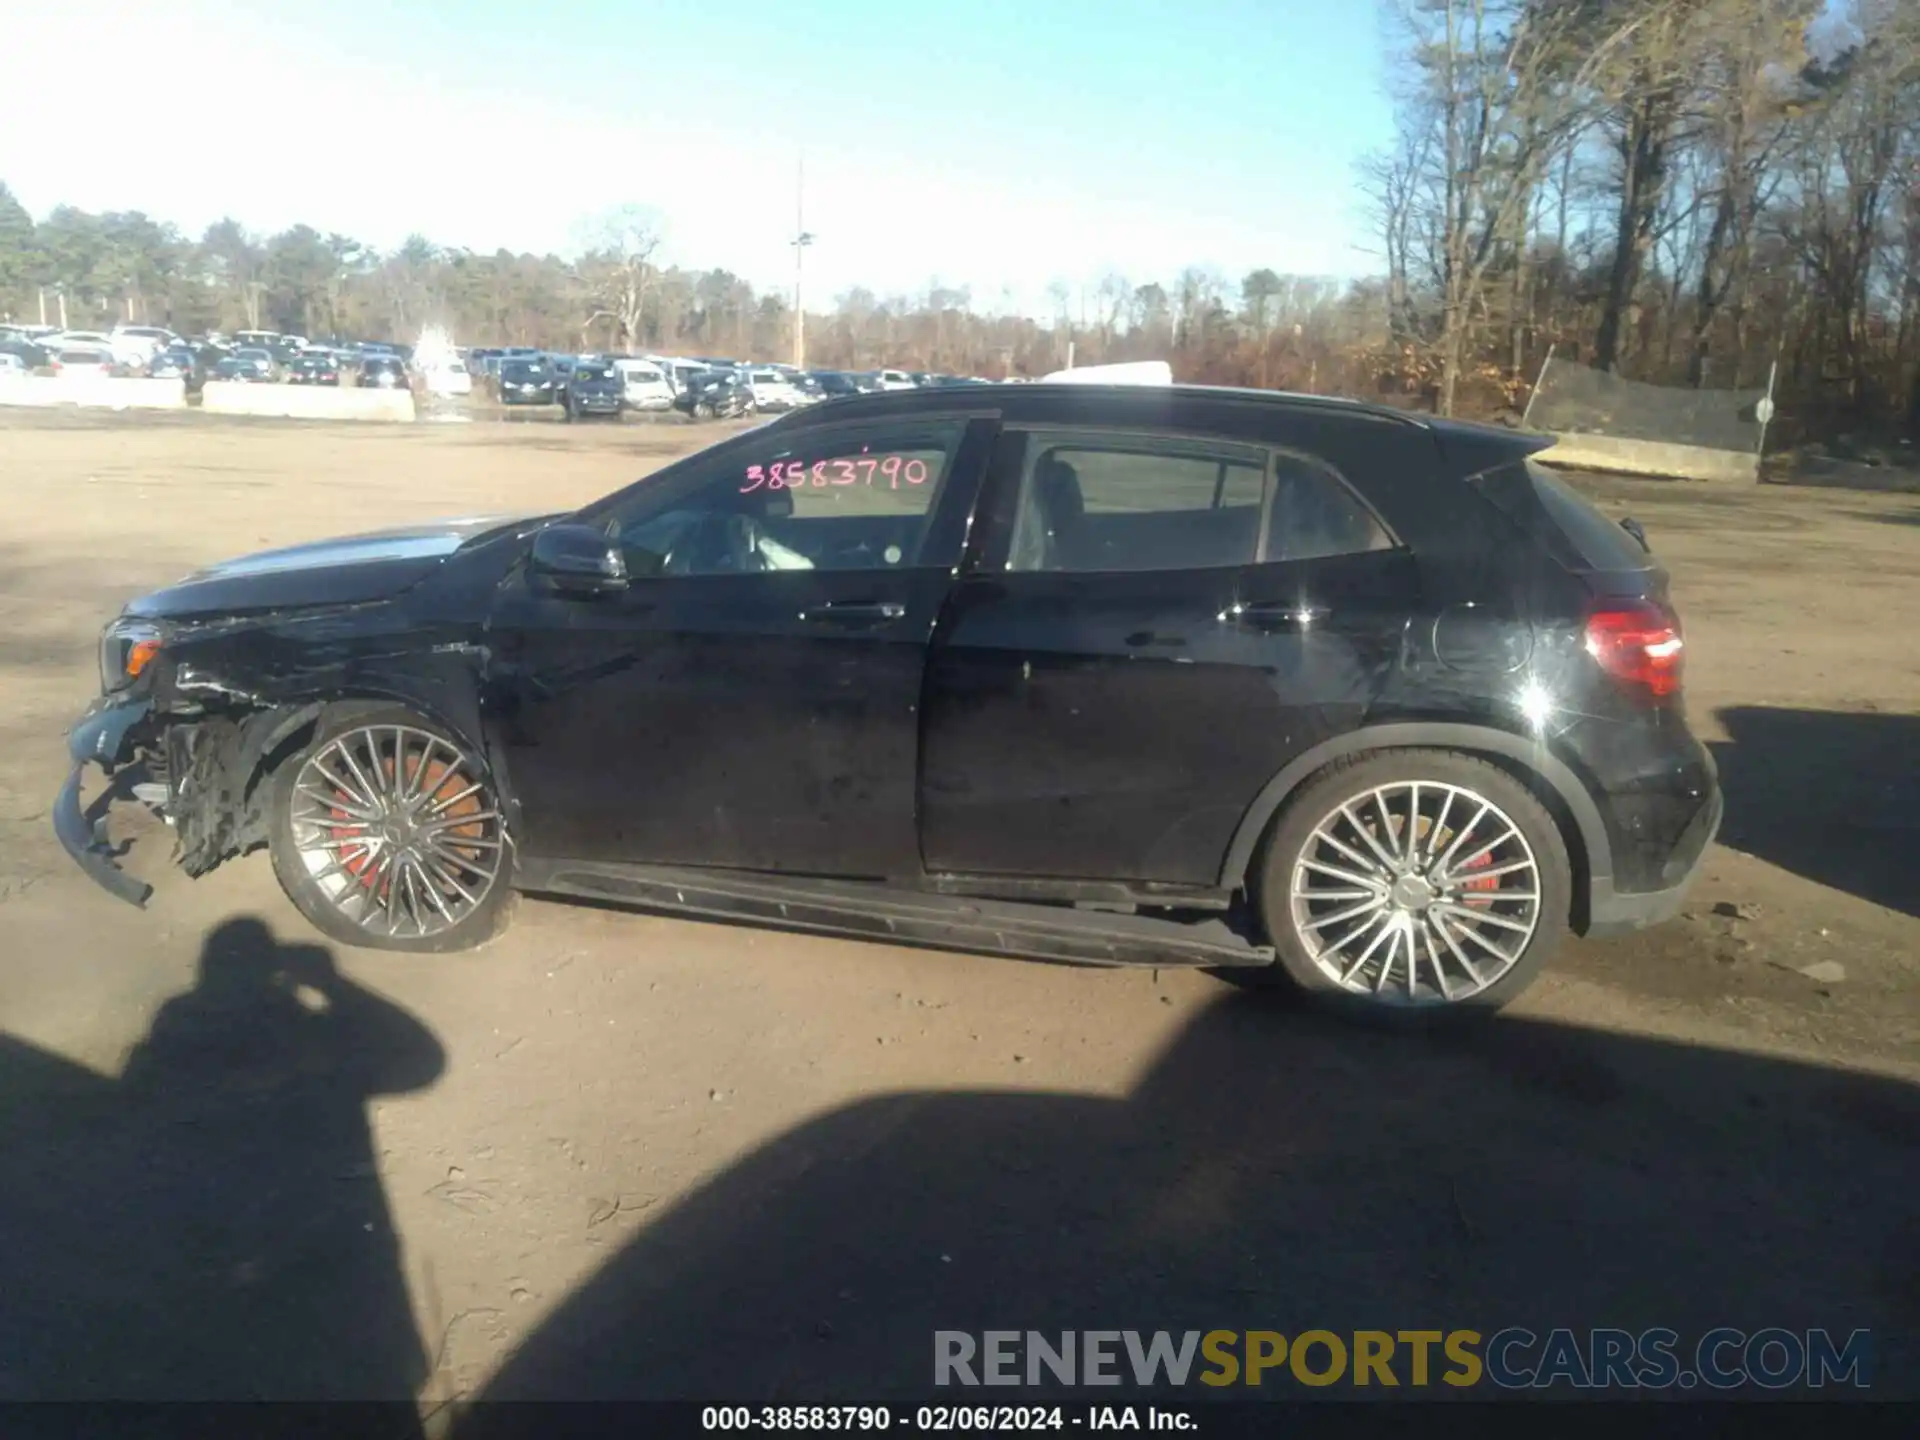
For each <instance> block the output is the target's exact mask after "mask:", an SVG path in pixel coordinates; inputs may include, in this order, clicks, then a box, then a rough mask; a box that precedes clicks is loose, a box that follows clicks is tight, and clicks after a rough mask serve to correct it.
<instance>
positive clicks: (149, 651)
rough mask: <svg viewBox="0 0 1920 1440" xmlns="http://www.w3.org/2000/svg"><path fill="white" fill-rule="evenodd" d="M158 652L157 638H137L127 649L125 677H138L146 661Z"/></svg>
mask: <svg viewBox="0 0 1920 1440" xmlns="http://www.w3.org/2000/svg"><path fill="white" fill-rule="evenodd" d="M159 653H160V642H159V641H158V640H137V641H135V642H134V644H133V645H132V646H131V647H130V648H129V649H128V651H127V679H129V680H134V679H137V678H139V675H140V672H141V671H142V670H144V669H146V668H147V662H148V661H149V660H151V659H153V657H154V656H156V655H158V654H159Z"/></svg>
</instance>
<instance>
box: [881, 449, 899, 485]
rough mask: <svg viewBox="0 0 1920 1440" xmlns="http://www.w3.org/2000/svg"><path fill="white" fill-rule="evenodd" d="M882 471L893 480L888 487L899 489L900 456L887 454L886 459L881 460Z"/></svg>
mask: <svg viewBox="0 0 1920 1440" xmlns="http://www.w3.org/2000/svg"><path fill="white" fill-rule="evenodd" d="M880 473H881V474H882V475H884V476H886V477H887V479H888V480H889V481H891V482H892V483H891V485H890V486H889V487H888V488H889V489H893V490H898V489H899V488H900V457H899V456H898V455H889V456H887V458H886V459H884V460H882V461H881V462H880Z"/></svg>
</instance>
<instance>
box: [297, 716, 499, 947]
mask: <svg viewBox="0 0 1920 1440" xmlns="http://www.w3.org/2000/svg"><path fill="white" fill-rule="evenodd" d="M274 783H275V789H274V798H273V811H272V818H271V822H270V824H271V830H270V834H269V837H268V848H269V851H270V853H271V855H272V858H273V871H274V875H275V877H276V878H277V879H278V880H279V881H280V887H281V889H283V890H285V891H286V893H287V898H288V899H290V900H292V901H293V903H294V905H295V907H296V908H297V909H298V910H299V911H300V913H301V914H302V915H304V916H306V918H307V919H308V920H309V921H311V922H312V923H313V925H314V927H315V928H316V929H318V930H319V931H320V932H321V933H322V934H324V935H326V936H327V937H328V938H329V939H333V940H337V941H339V942H341V943H342V944H345V945H361V946H366V947H368V948H371V949H376V950H410V951H416V952H426V953H439V952H445V951H450V950H468V949H472V948H473V947H475V946H478V945H481V944H484V943H485V942H486V941H488V940H490V939H492V938H493V937H494V936H495V935H496V934H498V933H499V932H500V931H501V930H502V929H504V928H505V926H506V921H507V917H508V914H509V912H510V907H511V902H512V895H513V890H512V882H513V856H512V846H511V841H510V840H509V838H508V836H507V831H506V824H505V820H504V812H503V811H502V809H501V804H500V795H499V793H498V791H497V790H496V789H495V787H494V782H493V778H492V775H491V773H490V772H489V770H488V768H487V766H486V764H485V762H484V761H483V760H482V759H481V758H480V757H478V756H476V755H474V754H473V753H471V752H470V751H469V750H468V749H467V748H466V747H465V746H464V745H463V744H462V743H461V742H459V741H457V740H455V739H453V738H452V737H451V736H449V735H447V734H446V733H445V732H444V731H442V730H441V729H439V728H438V727H437V726H434V725H432V724H430V723H429V722H427V721H425V720H422V719H421V718H420V717H418V716H416V715H414V714H412V713H411V712H410V711H406V710H400V709H393V710H381V711H376V712H372V713H368V714H361V715H356V716H352V717H350V718H345V719H342V720H339V721H337V722H325V721H323V722H322V724H321V725H320V727H319V728H318V729H317V730H316V732H315V735H314V739H313V742H312V744H311V745H310V746H309V747H308V748H307V750H306V752H305V753H304V754H302V755H300V756H298V757H296V758H294V759H292V760H289V761H288V762H287V763H286V764H284V765H282V766H281V767H280V768H279V770H278V771H277V772H276V775H275V781H274Z"/></svg>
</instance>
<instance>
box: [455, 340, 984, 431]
mask: <svg viewBox="0 0 1920 1440" xmlns="http://www.w3.org/2000/svg"><path fill="white" fill-rule="evenodd" d="M464 354H465V356H466V360H467V364H468V367H469V369H470V370H471V372H472V373H473V374H474V375H475V376H477V377H478V378H479V383H480V385H481V387H482V389H483V390H484V391H485V393H487V394H488V395H490V396H492V397H493V398H494V399H496V400H497V401H498V402H499V403H500V404H501V405H503V406H506V407H518V406H525V405H558V406H560V407H561V408H562V409H563V410H564V411H565V413H566V415H567V418H568V419H570V420H571V419H580V418H583V417H585V416H589V415H618V414H620V413H621V412H623V411H628V410H637V411H656V412H663V411H675V410H677V411H679V412H680V413H682V414H685V415H689V416H691V417H693V418H694V419H697V420H713V419H727V418H730V417H733V416H739V415H751V414H759V413H765V414H778V413H781V412H783V411H787V410H797V409H799V408H800V407H802V406H805V405H811V404H813V403H815V402H816V401H820V400H830V399H832V398H833V397H835V396H837V395H857V394H862V393H865V392H868V391H875V390H913V389H919V388H922V387H927V386H941V385H978V384H985V383H987V382H986V381H984V380H980V379H977V378H974V377H969V376H958V375H935V374H927V373H923V372H916V371H907V370H865V371H847V370H802V369H799V368H798V367H796V366H793V365H779V364H771V363H758V362H753V361H743V360H731V359H723V358H719V357H715V356H680V355H604V354H598V355H594V354H589V355H564V354H555V353H553V352H552V351H546V350H537V349H533V348H531V347H526V346H505V347H501V348H498V349H493V348H484V347H481V348H475V349H472V350H468V351H465V352H464Z"/></svg>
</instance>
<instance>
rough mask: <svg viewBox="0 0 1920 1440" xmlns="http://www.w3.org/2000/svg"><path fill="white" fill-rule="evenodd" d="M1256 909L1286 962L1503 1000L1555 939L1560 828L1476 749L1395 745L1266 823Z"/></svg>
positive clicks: (1449, 1002)
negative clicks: (1266, 850) (1268, 850)
mask: <svg viewBox="0 0 1920 1440" xmlns="http://www.w3.org/2000/svg"><path fill="white" fill-rule="evenodd" d="M1272 851H1273V853H1272V855H1271V857H1270V859H1269V863H1268V869H1267V872H1266V876H1265V881H1264V886H1265V888H1264V893H1263V895H1262V909H1263V912H1264V914H1265V917H1266V920H1267V925H1268V929H1269V931H1270V932H1271V933H1272V934H1273V938H1274V941H1275V946H1276V949H1277V950H1278V951H1279V953H1280V958H1281V962H1282V967H1283V968H1284V970H1285V971H1286V972H1287V973H1289V974H1291V975H1292V976H1293V978H1294V979H1295V980H1296V981H1297V982H1299V983H1302V984H1304V985H1306V986H1307V988H1309V989H1311V990H1315V991H1319V992H1323V993H1331V994H1338V995H1342V996H1346V997H1353V998H1357V999H1361V1000H1364V1001H1365V1002H1368V1004H1369V1005H1370V1007H1378V1008H1392V1009H1445V1008H1448V1007H1452V1006H1464V1007H1468V1008H1483V1007H1486V1006H1489V1005H1493V1006H1497V1005H1499V1004H1501V1003H1504V1002H1505V1001H1506V1000H1507V999H1510V998H1512V996H1513V995H1514V994H1517V993H1518V991H1519V990H1520V988H1522V987H1523V986H1524V985H1525V984H1526V983H1527V981H1528V980H1529V979H1530V978H1531V976H1532V974H1533V973H1534V972H1536V971H1537V970H1538V968H1539V965H1540V963H1541V962H1542V961H1543V960H1544V959H1545V956H1546V953H1547V952H1548V951H1550V950H1551V949H1552V948H1553V947H1554V946H1555V945H1557V944H1558V942H1559V939H1560V936H1561V934H1562V933H1563V931H1564V928H1565V925H1566V912H1567V908H1568V895H1569V891H1570V883H1571V882H1570V876H1569V865H1568V861H1567V858H1566V851H1565V846H1564V843H1563V842H1562V841H1561V839H1560V836H1559V832H1558V830H1557V829H1556V827H1555V826H1554V824H1553V821H1552V819H1551V817H1549V816H1548V815H1547V814H1546V812H1545V811H1544V810H1543V809H1542V808H1541V806H1540V804H1539V802H1538V801H1537V800H1535V799H1534V797H1533V796H1532V795H1530V794H1528V793H1527V791H1526V790H1525V788H1524V787H1522V786H1520V785H1519V784H1518V783H1517V782H1515V781H1514V780H1513V779H1512V778H1511V777H1510V776H1508V775H1506V774H1505V773H1503V772H1501V771H1500V770H1498V769H1497V768H1495V767H1494V766H1491V765H1489V764H1487V763H1486V762H1484V761H1481V760H1479V759H1477V758H1472V757H1468V756H1463V755H1457V754H1453V753H1447V752H1434V753H1428V752H1396V753H1395V754H1390V755H1385V756H1380V757H1376V758H1374V759H1370V760H1365V761H1361V762H1359V763H1358V764H1356V765H1353V766H1351V767H1348V768H1345V769H1343V770H1338V771H1335V772H1333V773H1331V774H1330V775H1328V776H1327V777H1325V778H1323V779H1322V780H1320V781H1317V782H1315V783H1314V784H1312V785H1310V786H1308V787H1307V789H1306V790H1305V791H1304V792H1303V793H1302V794H1301V795H1299V796H1298V797H1297V800H1296V804H1295V805H1294V807H1293V808H1292V809H1291V811H1290V812H1289V814H1288V815H1287V816H1286V818H1285V819H1284V821H1283V823H1282V824H1281V825H1280V826H1279V827H1278V828H1277V829H1276V832H1275V835H1274V844H1273V847H1272Z"/></svg>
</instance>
